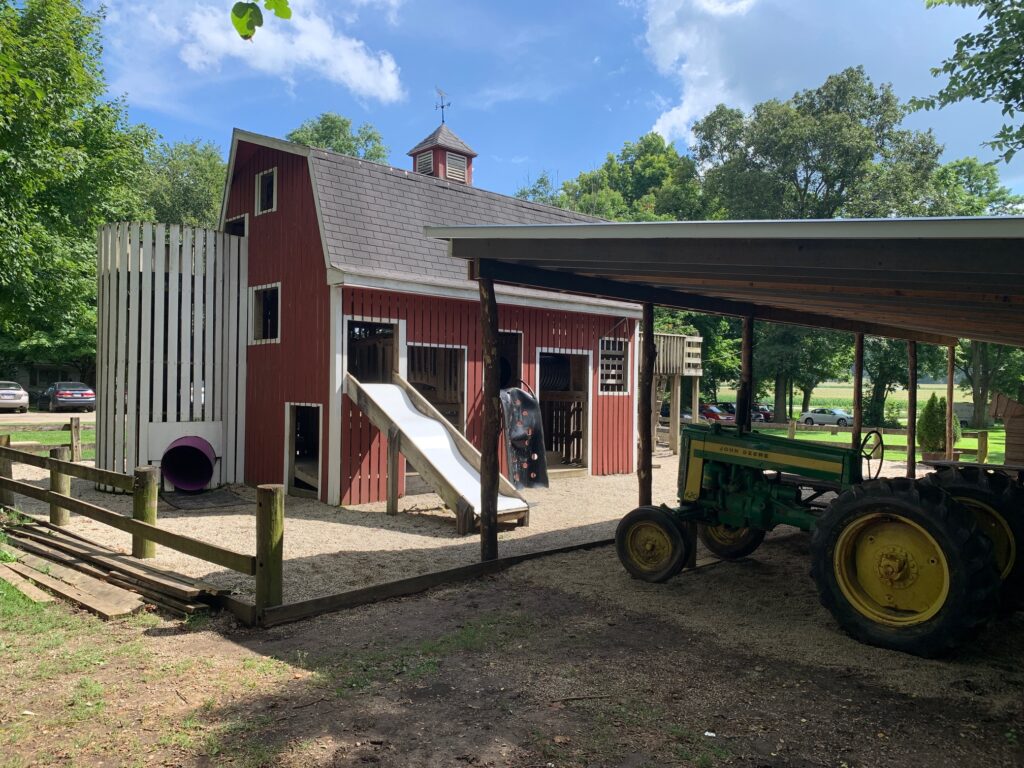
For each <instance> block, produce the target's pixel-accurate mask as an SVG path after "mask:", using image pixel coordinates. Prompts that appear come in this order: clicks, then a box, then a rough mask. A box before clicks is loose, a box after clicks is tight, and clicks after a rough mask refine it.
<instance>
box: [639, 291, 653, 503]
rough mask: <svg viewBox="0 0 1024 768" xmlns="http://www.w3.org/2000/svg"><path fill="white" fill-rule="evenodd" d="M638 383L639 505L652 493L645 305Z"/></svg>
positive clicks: (648, 308) (649, 337) (649, 335)
mask: <svg viewBox="0 0 1024 768" xmlns="http://www.w3.org/2000/svg"><path fill="white" fill-rule="evenodd" d="M640 333H641V334H642V335H641V344H640V382H639V386H638V388H637V424H639V425H640V449H639V451H638V454H639V455H638V456H637V467H636V477H637V482H638V484H639V486H640V487H639V499H638V506H641V507H643V506H647V505H649V504H650V503H651V499H652V493H653V486H652V481H653V466H652V465H653V463H654V460H653V459H654V445H653V441H652V440H651V430H650V429H648V428H647V425H649V424H650V423H651V383H652V381H653V380H654V358H655V356H656V355H657V354H658V351H657V349H656V348H655V346H654V305H653V304H650V303H647V304H644V311H643V318H642V319H641V321H640Z"/></svg>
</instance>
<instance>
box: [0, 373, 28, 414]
mask: <svg viewBox="0 0 1024 768" xmlns="http://www.w3.org/2000/svg"><path fill="white" fill-rule="evenodd" d="M8 409H10V410H15V411H18V412H19V413H25V411H27V410H28V392H26V391H25V390H24V389H22V387H21V384H18V383H17V382H15V381H0V410H8Z"/></svg>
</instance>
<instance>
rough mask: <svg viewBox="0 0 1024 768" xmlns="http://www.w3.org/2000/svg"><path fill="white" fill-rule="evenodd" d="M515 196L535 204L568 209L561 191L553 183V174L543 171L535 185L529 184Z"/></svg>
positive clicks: (518, 190) (521, 188)
mask: <svg viewBox="0 0 1024 768" xmlns="http://www.w3.org/2000/svg"><path fill="white" fill-rule="evenodd" d="M515 196H516V197H518V198H519V199H520V200H529V201H530V202H533V203H543V204H544V205H554V206H557V207H559V208H567V207H568V203H567V201H566V200H565V199H564V197H563V195H562V192H561V190H560V189H558V188H557V187H555V185H554V182H552V181H551V174H549V173H548V172H547V171H541V172H540V175H539V176H538V177H537V179H536V180H535V181H534V182H533V183H528V184H527V185H526V186H524V187H520V188H519V189H517V190H516V193H515Z"/></svg>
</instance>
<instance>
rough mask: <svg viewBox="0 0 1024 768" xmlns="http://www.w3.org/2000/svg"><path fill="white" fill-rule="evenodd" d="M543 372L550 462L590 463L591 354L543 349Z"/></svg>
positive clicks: (542, 406) (542, 399) (543, 412)
mask: <svg viewBox="0 0 1024 768" xmlns="http://www.w3.org/2000/svg"><path fill="white" fill-rule="evenodd" d="M539 374H540V375H539V379H540V391H539V392H538V395H539V396H540V410H541V416H542V418H543V423H544V442H545V448H546V450H547V452H548V466H549V467H552V468H557V467H559V466H561V467H563V468H569V467H586V466H587V463H588V460H589V456H588V455H587V445H588V443H589V440H588V434H587V431H588V429H589V425H588V423H587V410H588V409H587V404H588V401H589V398H590V362H589V358H588V357H587V355H579V354H568V353H561V352H557V353H556V352H543V353H541V355H540V371H539Z"/></svg>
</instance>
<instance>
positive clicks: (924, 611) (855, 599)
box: [833, 512, 949, 627]
mask: <svg viewBox="0 0 1024 768" xmlns="http://www.w3.org/2000/svg"><path fill="white" fill-rule="evenodd" d="M833 566H834V568H835V575H836V581H837V582H838V584H839V589H840V591H841V592H842V593H843V596H844V597H845V598H846V600H847V601H848V602H849V603H850V605H851V606H853V608H854V609H855V610H856V611H857V612H858V613H860V614H861V615H863V616H866V617H867V618H868V619H870V620H871V621H874V622H876V623H879V624H885V625H887V626H891V627H908V626H913V625H915V624H921V623H922V622H925V621H928V619H930V618H932V617H933V616H934V615H935V614H936V613H938V612H939V611H940V610H941V609H942V606H943V605H944V604H945V602H946V597H947V596H948V594H949V563H948V562H947V561H946V555H945V553H944V552H943V551H942V548H941V547H940V546H939V544H938V542H937V541H935V539H934V538H933V537H932V535H931V534H930V533H928V531H926V530H925V529H924V528H922V527H921V526H920V525H918V524H917V523H915V522H913V521H912V520H908V519H907V518H905V517H901V516H899V515H898V514H887V513H884V512H876V513H873V514H869V515H864V516H863V517H861V518H858V519H857V520H854V521H853V522H852V523H850V525H848V526H846V528H844V529H843V531H842V533H840V534H839V539H838V540H837V541H836V549H835V557H834V561H833Z"/></svg>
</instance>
